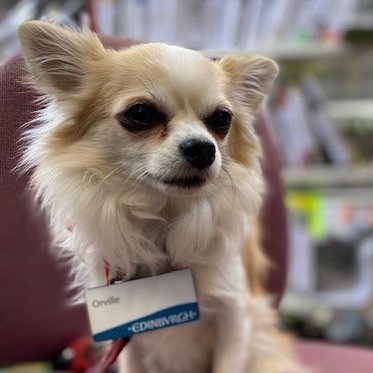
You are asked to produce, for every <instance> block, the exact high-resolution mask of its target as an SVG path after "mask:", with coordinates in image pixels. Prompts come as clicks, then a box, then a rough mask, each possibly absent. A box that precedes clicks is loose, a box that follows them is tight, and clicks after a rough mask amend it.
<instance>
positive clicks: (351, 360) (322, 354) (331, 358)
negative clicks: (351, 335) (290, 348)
mask: <svg viewBox="0 0 373 373" xmlns="http://www.w3.org/2000/svg"><path fill="white" fill-rule="evenodd" d="M296 350H297V353H298V356H299V358H300V361H302V362H303V364H304V365H305V366H306V367H308V368H311V369H314V371H315V372H316V373H353V372H358V373H371V372H373V351H372V350H368V349H367V348H360V347H350V346H339V345H333V344H328V343H321V342H304V341H301V342H298V343H297V345H296Z"/></svg>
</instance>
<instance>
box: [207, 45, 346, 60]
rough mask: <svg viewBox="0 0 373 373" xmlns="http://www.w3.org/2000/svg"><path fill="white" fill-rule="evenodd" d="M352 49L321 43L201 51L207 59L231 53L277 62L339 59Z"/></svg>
mask: <svg viewBox="0 0 373 373" xmlns="http://www.w3.org/2000/svg"><path fill="white" fill-rule="evenodd" d="M349 50H350V48H349V47H348V46H346V45H325V44H321V43H313V44H306V45H281V44H279V45H271V46H265V47H261V48H258V49H253V50H244V49H227V50H213V49H207V50H204V51H201V52H202V53H203V54H204V55H205V56H206V57H209V58H221V57H223V56H225V55H226V54H229V53H235V54H237V55H241V56H247V55H254V54H258V55H263V56H267V57H271V58H274V59H276V60H307V59H320V58H330V57H333V58H338V57H342V56H345V55H346V53H348V52H349Z"/></svg>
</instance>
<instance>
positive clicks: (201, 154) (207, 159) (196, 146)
mask: <svg viewBox="0 0 373 373" xmlns="http://www.w3.org/2000/svg"><path fill="white" fill-rule="evenodd" d="M179 149H180V153H181V154H182V156H183V157H184V159H185V160H187V161H188V162H189V163H190V164H191V165H192V166H193V167H196V168H198V169H199V170H202V169H203V168H206V167H208V166H211V164H212V163H213V162H214V160H215V145H214V144H213V143H212V142H211V141H206V140H205V141H202V140H197V139H190V140H186V141H183V142H182V143H181V144H180V145H179Z"/></svg>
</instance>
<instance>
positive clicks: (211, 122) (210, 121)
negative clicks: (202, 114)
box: [205, 109, 232, 135]
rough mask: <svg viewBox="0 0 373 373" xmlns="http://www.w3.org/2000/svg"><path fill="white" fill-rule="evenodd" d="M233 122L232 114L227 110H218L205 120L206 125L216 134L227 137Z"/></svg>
mask: <svg viewBox="0 0 373 373" xmlns="http://www.w3.org/2000/svg"><path fill="white" fill-rule="evenodd" d="M231 122H232V113H231V112H230V111H228V110H227V109H216V110H215V111H214V112H213V113H212V114H211V115H209V116H208V117H207V118H205V123H206V124H207V125H208V126H209V127H210V128H211V129H212V130H213V131H215V132H217V133H219V134H222V135H225V134H226V133H227V132H228V130H229V127H230V125H231Z"/></svg>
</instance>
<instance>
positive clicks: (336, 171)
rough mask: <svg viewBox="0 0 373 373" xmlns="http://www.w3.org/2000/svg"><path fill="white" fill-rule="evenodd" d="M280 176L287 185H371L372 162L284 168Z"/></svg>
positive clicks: (321, 186) (319, 186) (372, 176)
mask: <svg viewBox="0 0 373 373" xmlns="http://www.w3.org/2000/svg"><path fill="white" fill-rule="evenodd" d="M282 177H283V180H284V182H285V185H286V186H288V187H318V188H328V187H330V188H333V187H340V186H342V187H367V186H373V164H371V163H369V164H367V165H361V166H353V167H335V166H310V167H305V168H302V169H299V168H285V169H284V170H283V171H282Z"/></svg>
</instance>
